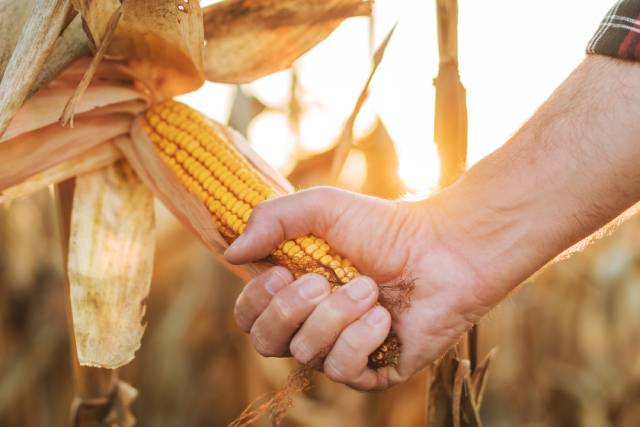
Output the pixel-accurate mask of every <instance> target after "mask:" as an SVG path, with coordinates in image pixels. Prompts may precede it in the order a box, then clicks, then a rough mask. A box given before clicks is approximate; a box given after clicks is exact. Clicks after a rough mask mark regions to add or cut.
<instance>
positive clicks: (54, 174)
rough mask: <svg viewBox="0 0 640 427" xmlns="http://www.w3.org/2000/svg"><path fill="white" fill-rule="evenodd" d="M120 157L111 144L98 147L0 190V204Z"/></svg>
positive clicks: (98, 167) (102, 165) (102, 166)
mask: <svg viewBox="0 0 640 427" xmlns="http://www.w3.org/2000/svg"><path fill="white" fill-rule="evenodd" d="M121 157H122V154H121V153H120V151H118V149H117V148H115V147H114V146H113V145H112V144H101V145H98V146H97V147H95V148H93V149H91V150H89V151H87V152H86V153H83V154H81V155H79V156H76V157H74V158H72V159H70V160H67V161H66V162H63V163H60V164H58V165H56V166H54V167H52V168H49V169H47V170H45V171H43V172H41V173H39V174H36V175H34V176H32V177H30V178H29V179H27V180H25V181H23V182H22V183H20V184H18V185H16V186H14V187H10V188H8V189H6V190H4V191H2V190H0V204H2V203H6V202H8V201H10V200H13V199H17V198H19V197H23V196H26V195H28V194H31V193H34V192H36V191H38V190H42V189H43V188H46V187H48V186H49V185H51V184H57V183H59V182H62V181H64V180H67V179H69V178H73V177H74V176H76V175H81V174H84V173H87V172H91V171H94V170H97V169H102V168H104V167H106V166H108V165H110V164H112V163H115V162H116V161H117V160H118V159H120V158H121Z"/></svg>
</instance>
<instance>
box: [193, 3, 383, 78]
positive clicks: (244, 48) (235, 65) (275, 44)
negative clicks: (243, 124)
mask: <svg viewBox="0 0 640 427" xmlns="http://www.w3.org/2000/svg"><path fill="white" fill-rule="evenodd" d="M372 3H373V2H371V1H363V0H322V1H308V0H230V1H225V2H220V3H216V4H214V5H212V6H209V7H207V8H206V9H205V11H204V28H205V38H206V40H207V44H206V46H205V50H204V55H205V65H204V70H205V75H206V78H207V79H208V80H211V81H216V82H225V83H246V82H250V81H252V80H255V79H257V78H259V77H262V76H265V75H267V74H271V73H274V72H276V71H280V70H283V69H285V68H287V67H289V66H291V64H292V63H293V61H295V60H296V59H298V58H299V57H300V56H301V55H302V54H303V53H305V52H307V51H308V50H309V49H311V48H312V47H314V46H315V45H317V44H318V43H320V42H321V41H322V40H324V39H325V38H326V37H327V36H329V34H331V33H332V32H333V30H335V29H336V27H337V26H338V25H339V24H340V23H341V22H342V21H343V20H344V19H345V18H348V17H351V16H366V15H370V14H371V8H372Z"/></svg>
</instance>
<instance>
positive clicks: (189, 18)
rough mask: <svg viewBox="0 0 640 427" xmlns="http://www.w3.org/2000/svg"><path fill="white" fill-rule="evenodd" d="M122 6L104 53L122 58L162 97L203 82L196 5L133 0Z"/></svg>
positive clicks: (199, 17)
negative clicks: (120, 15) (119, 18)
mask: <svg viewBox="0 0 640 427" xmlns="http://www.w3.org/2000/svg"><path fill="white" fill-rule="evenodd" d="M122 6H123V12H122V13H123V14H122V18H121V20H120V23H119V25H118V28H117V30H116V34H115V36H114V38H113V40H112V41H111V43H110V45H109V48H108V50H107V56H108V57H115V58H121V59H123V60H124V61H126V62H127V63H128V65H129V66H130V67H131V68H132V69H133V70H134V71H135V73H136V74H137V75H139V76H140V78H141V79H143V80H145V81H148V82H150V83H151V84H152V86H153V88H154V89H155V90H156V91H158V92H159V93H160V94H161V95H162V96H164V97H172V96H174V95H177V94H180V93H184V92H189V91H192V90H195V89H197V88H198V87H200V86H201V85H202V83H203V81H204V74H203V60H202V58H203V47H204V35H203V29H202V11H201V9H200V3H199V2H197V1H188V2H187V1H184V0H178V1H176V0H154V1H152V0H136V1H127V2H124V3H123V5H122Z"/></svg>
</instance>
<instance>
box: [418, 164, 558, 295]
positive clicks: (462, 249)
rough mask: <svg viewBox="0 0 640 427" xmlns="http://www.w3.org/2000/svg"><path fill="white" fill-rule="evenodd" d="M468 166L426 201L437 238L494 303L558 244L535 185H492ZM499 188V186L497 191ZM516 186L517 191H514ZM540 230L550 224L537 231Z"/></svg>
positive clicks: (551, 255)
mask: <svg viewBox="0 0 640 427" xmlns="http://www.w3.org/2000/svg"><path fill="white" fill-rule="evenodd" d="M477 175H482V171H478V170H471V171H470V172H469V173H468V174H467V175H465V176H464V177H463V178H462V179H460V180H459V181H458V182H457V183H455V184H454V185H452V186H451V187H449V188H447V189H445V190H443V191H442V192H440V193H439V194H437V195H435V196H434V197H432V198H431V199H429V200H427V201H425V202H424V203H425V204H426V205H427V207H428V209H429V210H430V211H431V216H432V218H433V220H432V221H433V224H434V226H433V228H434V232H435V233H436V235H437V238H438V240H439V241H440V242H441V244H442V245H443V246H445V247H446V248H447V249H448V250H449V251H451V252H453V253H455V254H457V255H458V256H459V257H460V258H461V259H463V260H464V262H465V263H466V264H467V265H468V267H469V268H470V269H471V270H472V271H473V272H474V275H475V277H476V281H475V282H476V283H475V284H474V287H476V288H477V289H475V292H476V293H477V294H478V295H480V297H481V298H480V299H481V300H483V301H485V302H486V303H488V304H495V303H497V302H498V301H499V300H501V299H502V298H503V297H504V296H505V295H506V294H508V293H509V292H510V291H511V290H513V289H514V288H515V287H516V286H517V285H518V284H520V283H521V282H522V281H524V280H526V279H527V278H528V277H529V276H531V275H532V274H533V273H535V272H536V271H537V270H538V269H539V268H541V267H542V266H543V265H544V264H546V263H547V262H548V261H549V260H550V259H552V258H553V257H554V256H555V254H556V253H557V252H560V251H561V250H562V248H561V246H562V244H561V242H559V241H554V237H553V232H552V231H551V230H552V229H553V227H554V224H553V222H554V221H555V220H554V219H553V217H552V216H550V215H549V212H548V209H547V212H546V214H545V212H541V207H543V206H544V204H542V203H539V202H540V201H539V198H538V196H537V194H536V192H534V191H521V190H522V189H515V190H514V189H513V188H509V187H508V186H502V187H500V186H494V185H491V179H487V177H486V176H477ZM496 188H501V191H496V190H495V189H496ZM516 190H517V191H516ZM541 230H549V232H546V233H545V232H542V233H541Z"/></svg>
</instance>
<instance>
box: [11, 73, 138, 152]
mask: <svg viewBox="0 0 640 427" xmlns="http://www.w3.org/2000/svg"><path fill="white" fill-rule="evenodd" d="M73 92H74V87H73V86H67V87H59V86H52V87H47V88H44V89H42V90H41V91H40V92H39V93H38V96H34V97H32V98H30V99H29V100H28V101H27V102H25V103H24V105H23V106H22V108H21V109H20V110H18V112H17V113H16V115H15V116H14V118H13V120H12V121H11V126H9V128H8V129H7V131H6V132H5V134H4V135H3V136H2V137H1V138H0V144H2V143H3V141H6V140H9V139H12V138H14V137H16V136H18V135H22V134H25V133H28V132H30V131H33V130H36V129H40V128H43V127H45V126H47V125H50V124H53V123H57V122H58V118H59V117H60V114H62V110H63V108H64V106H65V104H66V102H67V100H68V99H69V98H70V97H71V96H72V94H73ZM137 100H139V101H142V102H146V101H145V98H144V97H143V95H142V94H141V93H140V92H139V91H136V90H134V89H133V88H132V87H131V86H118V85H101V84H96V85H93V86H91V87H89V88H88V89H87V91H86V92H85V93H84V96H83V97H82V98H81V99H80V101H79V103H78V104H77V105H76V113H77V114H81V113H85V112H88V111H91V110H94V109H97V108H100V107H107V106H112V105H118V104H119V103H123V102H126V101H137ZM122 110H124V111H127V110H128V109H127V108H123V109H122ZM111 111H112V112H118V110H117V109H115V108H112V109H111ZM128 111H131V110H130V109H129V110H128ZM66 130H67V129H64V128H60V132H65V131H66Z"/></svg>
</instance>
